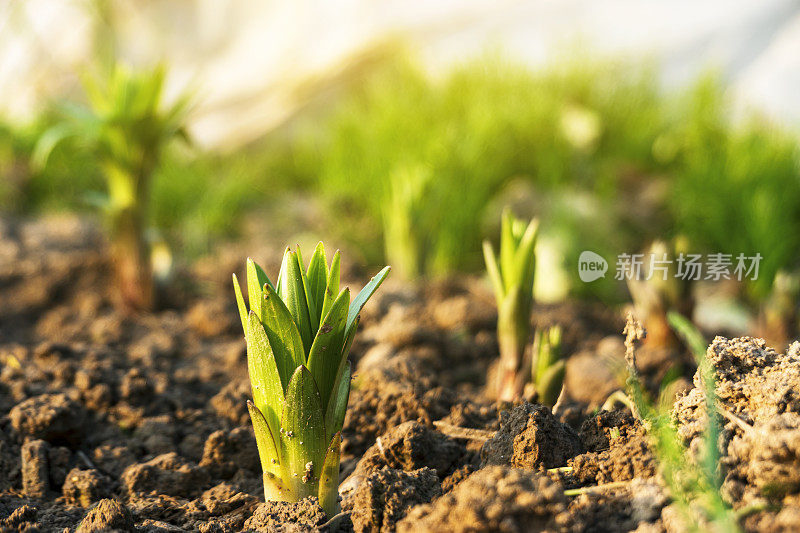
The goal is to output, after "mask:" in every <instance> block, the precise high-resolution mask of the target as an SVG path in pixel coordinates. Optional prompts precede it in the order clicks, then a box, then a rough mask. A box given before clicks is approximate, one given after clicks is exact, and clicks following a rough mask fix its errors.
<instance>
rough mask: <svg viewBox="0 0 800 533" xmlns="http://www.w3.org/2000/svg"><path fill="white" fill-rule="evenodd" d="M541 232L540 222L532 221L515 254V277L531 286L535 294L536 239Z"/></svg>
mask: <svg viewBox="0 0 800 533" xmlns="http://www.w3.org/2000/svg"><path fill="white" fill-rule="evenodd" d="M538 232H539V222H538V221H537V220H536V219H533V220H531V222H530V224H528V227H527V228H526V229H525V233H524V234H523V235H522V238H521V239H520V241H519V248H517V250H516V252H515V253H514V275H515V276H517V280H518V281H519V282H520V283H522V284H523V285H525V286H526V287H527V286H529V287H530V290H531V292H533V275H534V272H535V269H536V255H535V251H536V237H537V235H538Z"/></svg>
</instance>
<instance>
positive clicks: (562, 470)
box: [547, 466, 575, 474]
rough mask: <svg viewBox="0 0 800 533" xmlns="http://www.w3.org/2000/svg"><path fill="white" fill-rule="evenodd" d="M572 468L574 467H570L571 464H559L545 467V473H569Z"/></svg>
mask: <svg viewBox="0 0 800 533" xmlns="http://www.w3.org/2000/svg"><path fill="white" fill-rule="evenodd" d="M573 470H575V469H574V468H573V467H571V466H559V467H556V468H548V469H547V473H548V474H569V473H570V472H572V471H573Z"/></svg>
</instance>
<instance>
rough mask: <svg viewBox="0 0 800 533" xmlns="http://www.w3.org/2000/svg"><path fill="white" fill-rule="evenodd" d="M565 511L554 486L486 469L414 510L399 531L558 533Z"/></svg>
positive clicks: (512, 471)
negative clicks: (527, 532)
mask: <svg viewBox="0 0 800 533" xmlns="http://www.w3.org/2000/svg"><path fill="white" fill-rule="evenodd" d="M565 509H566V498H565V497H564V492H563V490H562V488H561V486H560V485H559V484H558V483H557V482H554V481H552V480H551V479H549V478H548V477H546V476H544V475H540V474H536V473H533V472H528V471H523V470H518V469H514V468H509V467H503V466H490V467H486V468H483V469H481V470H479V471H477V472H475V473H474V474H472V475H471V476H469V477H468V478H467V479H466V480H464V481H463V482H462V483H460V484H459V485H458V486H457V487H456V488H455V489H453V491H451V492H450V493H448V494H445V495H444V496H442V497H441V498H439V499H438V500H436V501H435V502H433V503H431V504H427V505H420V506H417V507H415V508H413V509H412V510H411V512H410V513H409V514H408V515H407V516H406V518H404V519H403V520H402V521H400V522H399V523H398V524H397V531H398V532H401V533H402V532H415V531H431V532H433V531H454V532H459V531H460V532H467V531H472V532H477V531H487V532H488V531H499V532H504V533H505V532H508V533H517V532H520V533H521V532H525V531H558V530H559V529H560V528H559V523H560V521H562V520H563V519H564V517H563V516H562V514H563V513H564V511H565Z"/></svg>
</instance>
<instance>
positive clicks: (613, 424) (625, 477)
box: [571, 410, 658, 485]
mask: <svg viewBox="0 0 800 533" xmlns="http://www.w3.org/2000/svg"><path fill="white" fill-rule="evenodd" d="M580 437H581V440H582V441H583V445H584V446H585V448H586V449H587V450H590V451H588V452H587V453H584V454H581V455H578V456H577V457H575V458H573V459H572V461H571V466H572V467H573V472H572V477H574V478H575V479H576V480H577V482H578V484H579V485H598V484H604V483H612V482H615V481H630V480H633V479H637V478H638V479H648V478H652V477H654V476H656V474H657V473H658V472H657V471H658V463H657V461H656V458H655V457H654V456H653V454H652V452H651V451H650V447H649V443H648V437H647V432H646V431H645V429H644V428H643V427H642V425H641V424H640V423H639V422H638V421H637V420H636V419H635V418H634V417H633V415H631V413H630V412H629V411H627V410H616V411H600V412H599V413H598V414H597V415H596V416H594V417H592V418H590V419H588V420H586V421H585V422H584V423H583V425H582V426H581V430H580Z"/></svg>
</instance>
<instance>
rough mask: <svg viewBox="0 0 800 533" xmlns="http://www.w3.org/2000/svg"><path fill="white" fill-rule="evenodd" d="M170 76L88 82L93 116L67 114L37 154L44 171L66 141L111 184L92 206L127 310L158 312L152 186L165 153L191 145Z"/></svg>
mask: <svg viewBox="0 0 800 533" xmlns="http://www.w3.org/2000/svg"><path fill="white" fill-rule="evenodd" d="M164 76H165V71H164V69H163V68H162V67H160V66H159V67H156V68H155V69H153V70H150V71H142V72H135V71H132V70H130V69H128V68H126V67H124V66H121V65H116V66H115V67H114V68H112V69H110V70H109V71H108V72H107V75H106V76H103V77H96V78H94V77H87V78H85V80H84V88H85V90H86V94H87V95H88V99H89V109H84V108H80V107H70V108H68V109H66V110H65V112H66V114H67V117H66V120H64V121H63V122H61V123H60V124H58V125H56V126H53V127H52V128H50V129H49V130H47V131H46V132H45V133H44V134H43V135H42V136H41V137H40V138H39V141H38V142H37V145H36V148H35V150H34V154H33V162H34V165H35V166H39V167H43V166H44V165H45V164H46V162H47V159H48V158H49V155H50V153H51V152H52V150H53V149H54V148H55V147H56V146H57V145H58V144H59V143H61V142H62V141H63V140H64V139H66V138H68V137H75V138H77V139H78V140H79V141H80V142H81V143H84V144H86V145H88V146H89V148H90V149H91V150H92V152H93V153H94V154H95V155H96V157H97V160H98V163H99V165H100V166H101V168H102V170H103V175H104V177H105V179H106V186H107V192H108V195H107V197H105V198H95V199H94V200H95V201H94V203H96V204H99V205H100V207H101V208H102V210H103V212H104V213H105V215H106V220H107V226H108V231H109V233H110V238H111V247H112V257H113V260H114V267H115V271H116V276H117V286H118V295H119V297H120V298H119V300H120V303H121V304H122V305H123V306H124V307H126V308H129V309H135V310H146V309H150V308H152V307H153V304H154V301H153V300H154V291H153V272H152V265H151V261H150V250H149V247H148V245H147V242H146V239H145V230H146V225H147V207H148V199H149V196H150V186H151V181H152V177H153V174H154V172H155V171H156V169H157V168H158V166H159V164H160V160H161V156H162V153H163V151H164V148H165V147H166V145H167V144H168V143H169V142H170V141H172V140H173V139H175V138H182V139H184V140H188V136H187V134H186V130H185V129H184V120H185V116H186V111H187V107H188V102H189V99H188V97H187V96H183V97H181V98H179V99H178V100H177V101H175V102H174V103H173V104H171V105H169V106H166V105H164V101H163V88H164Z"/></svg>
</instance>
